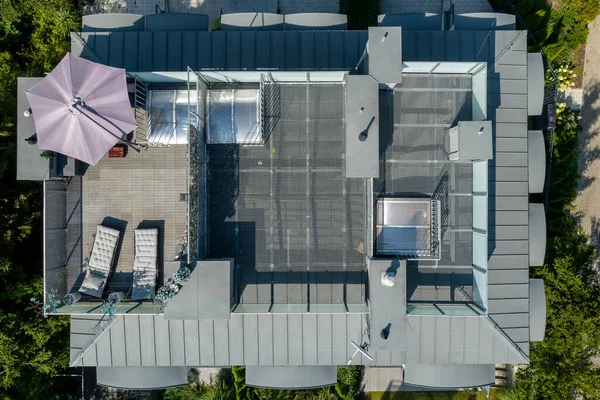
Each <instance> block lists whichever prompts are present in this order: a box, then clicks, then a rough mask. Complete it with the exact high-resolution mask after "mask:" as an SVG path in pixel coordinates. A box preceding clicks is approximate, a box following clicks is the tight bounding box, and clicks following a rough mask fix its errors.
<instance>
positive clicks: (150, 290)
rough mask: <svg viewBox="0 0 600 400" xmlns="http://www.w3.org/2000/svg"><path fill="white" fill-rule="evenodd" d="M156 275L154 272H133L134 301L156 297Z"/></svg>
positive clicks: (132, 295) (132, 292)
mask: <svg viewBox="0 0 600 400" xmlns="http://www.w3.org/2000/svg"><path fill="white" fill-rule="evenodd" d="M155 290H156V273H155V272H153V271H133V289H132V291H131V299H132V300H145V299H148V298H149V297H150V296H152V295H154V293H155Z"/></svg>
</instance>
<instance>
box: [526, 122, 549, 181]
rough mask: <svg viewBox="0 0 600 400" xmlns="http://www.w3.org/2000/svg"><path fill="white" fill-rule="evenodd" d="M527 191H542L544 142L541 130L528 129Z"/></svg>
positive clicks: (544, 170)
mask: <svg viewBox="0 0 600 400" xmlns="http://www.w3.org/2000/svg"><path fill="white" fill-rule="evenodd" d="M527 140H528V150H529V152H528V160H529V175H528V180H529V193H542V192H543V191H544V183H545V182H546V142H545V140H544V134H543V133H542V131H529V132H528V135H527Z"/></svg>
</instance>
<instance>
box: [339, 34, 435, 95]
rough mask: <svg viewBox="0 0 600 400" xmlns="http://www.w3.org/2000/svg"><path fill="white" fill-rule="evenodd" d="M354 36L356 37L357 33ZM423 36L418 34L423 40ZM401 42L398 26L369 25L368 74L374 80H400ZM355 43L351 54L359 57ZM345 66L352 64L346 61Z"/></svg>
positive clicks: (350, 66)
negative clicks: (353, 51) (353, 52)
mask: <svg viewBox="0 0 600 400" xmlns="http://www.w3.org/2000/svg"><path fill="white" fill-rule="evenodd" d="M356 36H357V38H358V33H356ZM424 37H425V35H423V36H419V39H420V40H423V38H424ZM402 43H403V39H402V29H401V28H399V27H372V26H371V27H369V44H368V52H369V58H368V64H369V74H370V75H371V76H372V77H373V78H374V79H375V80H377V81H378V82H383V83H400V82H402V60H403V49H402ZM357 44H358V42H356V43H355V44H354V45H355V46H354V47H353V49H354V50H355V51H356V53H355V54H353V56H357V57H360V55H359V54H358V46H357ZM418 59H419V57H418V54H417V60H418ZM346 67H348V68H352V67H354V65H352V63H348V62H346Z"/></svg>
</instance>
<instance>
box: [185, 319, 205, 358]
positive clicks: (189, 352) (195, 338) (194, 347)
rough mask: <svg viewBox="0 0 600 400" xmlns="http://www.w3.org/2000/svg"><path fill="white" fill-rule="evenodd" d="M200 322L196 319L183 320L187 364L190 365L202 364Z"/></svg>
mask: <svg viewBox="0 0 600 400" xmlns="http://www.w3.org/2000/svg"><path fill="white" fill-rule="evenodd" d="M198 322H199V321H195V320H187V321H183V331H184V332H185V335H184V339H183V340H184V348H185V364H186V365H188V366H190V367H192V366H198V365H202V364H201V363H200V346H199V343H200V341H199V340H200V339H199V338H200V336H199V333H198Z"/></svg>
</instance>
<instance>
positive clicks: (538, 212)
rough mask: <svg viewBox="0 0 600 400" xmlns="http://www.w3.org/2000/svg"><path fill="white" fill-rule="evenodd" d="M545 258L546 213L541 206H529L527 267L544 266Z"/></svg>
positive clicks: (533, 204) (535, 204)
mask: <svg viewBox="0 0 600 400" xmlns="http://www.w3.org/2000/svg"><path fill="white" fill-rule="evenodd" d="M545 257H546V213H545V211H544V205H543V204H537V203H531V204H529V265H531V266H541V265H544V258H545Z"/></svg>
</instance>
